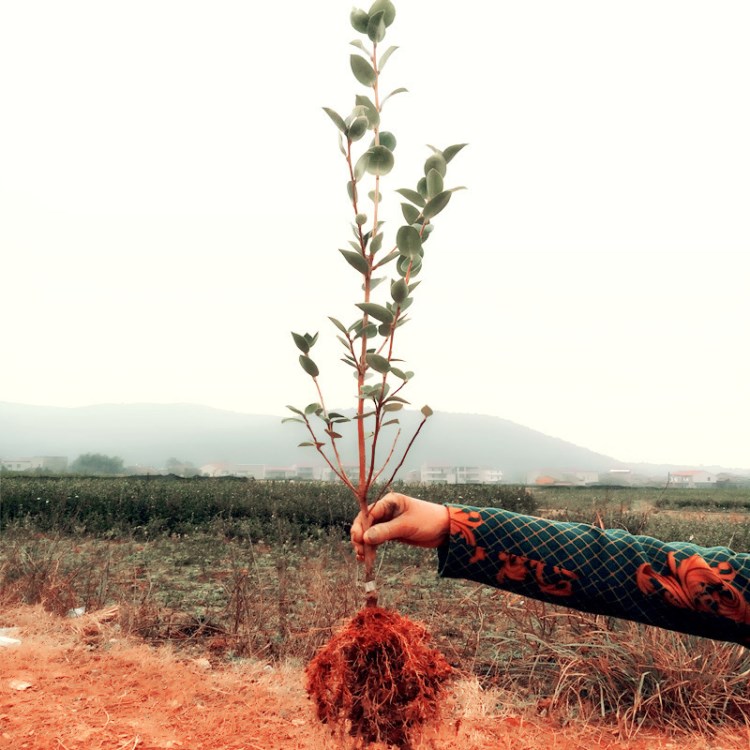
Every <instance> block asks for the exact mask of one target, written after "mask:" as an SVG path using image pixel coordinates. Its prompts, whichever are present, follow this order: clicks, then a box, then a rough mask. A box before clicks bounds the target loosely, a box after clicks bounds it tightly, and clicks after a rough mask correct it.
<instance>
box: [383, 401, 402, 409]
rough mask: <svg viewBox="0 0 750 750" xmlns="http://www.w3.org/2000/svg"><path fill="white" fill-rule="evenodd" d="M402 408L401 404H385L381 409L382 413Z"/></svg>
mask: <svg viewBox="0 0 750 750" xmlns="http://www.w3.org/2000/svg"><path fill="white" fill-rule="evenodd" d="M403 408H404V405H403V404H398V403H393V402H390V403H387V404H386V405H385V406H384V407H383V411H400V410H401V409H403Z"/></svg>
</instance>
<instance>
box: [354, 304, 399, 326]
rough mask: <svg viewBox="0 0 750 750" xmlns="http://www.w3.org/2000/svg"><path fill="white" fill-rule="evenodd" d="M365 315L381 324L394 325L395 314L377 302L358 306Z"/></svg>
mask: <svg viewBox="0 0 750 750" xmlns="http://www.w3.org/2000/svg"><path fill="white" fill-rule="evenodd" d="M356 306H357V307H358V308H359V309H360V310H362V312H363V313H365V314H366V315H369V316H370V317H371V318H375V320H379V321H380V322H381V323H393V313H392V312H391V311H390V310H387V309H386V308H385V307H383V306H382V305H378V304H376V303H375V302H358V303H357V305H356Z"/></svg>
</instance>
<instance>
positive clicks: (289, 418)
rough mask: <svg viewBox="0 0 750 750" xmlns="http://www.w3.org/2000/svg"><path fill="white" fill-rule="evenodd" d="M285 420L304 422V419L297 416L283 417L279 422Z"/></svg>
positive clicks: (282, 422) (284, 421) (284, 422)
mask: <svg viewBox="0 0 750 750" xmlns="http://www.w3.org/2000/svg"><path fill="white" fill-rule="evenodd" d="M287 422H299V423H300V424H305V420H304V419H300V418H299V417H284V419H282V420H281V424H286V423H287Z"/></svg>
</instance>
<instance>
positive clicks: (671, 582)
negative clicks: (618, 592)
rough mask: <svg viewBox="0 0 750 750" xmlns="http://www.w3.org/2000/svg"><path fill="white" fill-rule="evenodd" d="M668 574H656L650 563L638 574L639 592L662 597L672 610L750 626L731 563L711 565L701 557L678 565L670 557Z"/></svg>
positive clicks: (687, 559)
mask: <svg viewBox="0 0 750 750" xmlns="http://www.w3.org/2000/svg"><path fill="white" fill-rule="evenodd" d="M667 566H668V568H669V572H668V573H666V574H661V573H657V572H656V571H655V570H654V569H653V568H652V567H651V565H650V564H649V563H644V564H643V565H641V566H640V567H639V568H638V570H637V571H636V583H637V584H638V588H639V589H640V590H641V591H642V592H643V593H644V594H647V595H654V594H656V595H661V596H662V598H663V599H664V601H665V602H667V603H668V604H671V605H672V606H673V607H681V608H682V609H692V610H693V611H695V612H707V613H709V614H713V615H720V616H722V617H727V618H728V619H730V620H733V621H734V622H738V623H742V624H745V625H750V607H749V606H748V603H747V601H746V600H745V597H744V596H743V595H742V594H741V593H740V591H738V590H737V588H735V586H734V585H732V581H733V580H734V577H735V575H736V571H735V570H734V569H733V568H732V566H731V565H730V564H729V563H728V562H720V563H716V564H715V565H713V566H712V565H709V564H708V563H707V562H706V561H705V560H704V559H703V558H702V557H701V556H700V555H697V554H696V555H691V556H690V557H688V558H686V559H684V560H682V561H680V562H677V560H676V559H675V553H674V552H669V553H668V554H667Z"/></svg>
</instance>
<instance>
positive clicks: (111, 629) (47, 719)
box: [0, 607, 750, 750]
mask: <svg viewBox="0 0 750 750" xmlns="http://www.w3.org/2000/svg"><path fill="white" fill-rule="evenodd" d="M10 626H16V627H17V628H18V630H17V635H16V636H15V637H17V638H19V639H21V641H22V642H21V644H20V645H16V646H11V647H6V648H0V748H6V747H7V748H28V749H29V750H84V749H85V750H99V749H101V748H107V750H157V749H159V750H161V749H163V748H184V749H188V748H189V749H190V750H230V749H232V750H259V749H262V750H276V749H277V748H278V749H279V750H281V749H282V748H283V749H284V750H316V749H317V748H333V747H334V745H333V743H332V742H331V741H330V740H329V739H328V737H327V735H326V734H325V732H324V730H323V729H322V728H321V727H320V726H319V724H318V722H317V720H316V719H315V717H314V711H313V707H312V705H311V702H310V701H309V700H308V698H307V696H306V694H305V691H304V688H303V684H304V676H303V673H302V670H301V669H297V668H291V667H287V668H278V667H272V666H270V665H264V664H262V663H257V662H253V663H250V662H236V663H226V662H216V661H213V660H212V657H211V656H210V655H207V656H201V655H198V654H192V655H190V656H188V655H186V654H180V653H178V652H174V651H172V650H170V649H168V648H159V649H154V648H151V647H149V646H147V645H145V644H143V643H140V642H137V641H134V640H130V639H127V638H123V637H122V636H121V635H120V633H119V631H118V628H117V624H116V612H115V611H111V612H109V613H107V612H105V613H93V614H92V615H86V616H84V617H82V618H78V619H76V620H70V619H61V618H59V617H56V616H54V615H50V614H48V613H46V612H45V611H44V610H42V609H41V608H31V607H26V608H18V609H13V610H7V611H5V612H2V613H0V627H10ZM497 698H498V696H492V695H488V694H486V693H482V691H480V690H479V689H478V688H477V686H476V685H475V684H473V683H472V682H471V681H464V682H459V683H457V684H456V685H455V688H454V698H453V699H452V705H451V706H449V707H448V708H446V716H445V719H444V720H443V722H442V723H441V725H440V727H439V728H437V729H436V730H435V732H434V733H433V736H431V737H430V738H428V739H425V741H423V743H422V747H424V748H425V750H426V749H428V748H431V749H432V750H447V749H448V748H462V750H480V748H481V749H482V750H485V748H504V749H507V750H573V749H574V748H575V749H576V750H579V749H580V750H604V749H605V748H625V749H626V750H647V749H649V750H650V749H651V748H655V749H659V748H663V749H664V750H667V749H669V750H708V749H709V748H710V749H711V750H730V749H731V750H735V748H737V749H739V748H743V749H744V748H748V747H750V735H748V733H744V734H741V735H740V734H738V733H736V732H735V733H729V732H727V733H720V734H718V735H716V736H714V737H712V738H705V737H691V736H683V735H679V736H676V737H675V736H673V737H670V736H667V735H664V734H658V733H654V732H646V731H642V732H640V733H639V734H638V735H637V736H636V737H635V738H634V739H631V740H625V739H622V738H621V737H618V733H617V729H616V727H614V726H611V725H604V726H602V725H594V724H591V723H583V722H582V723H576V722H573V723H568V724H566V725H564V726H562V725H561V722H560V721H559V720H556V719H555V717H554V716H551V717H544V718H542V717H540V716H539V715H538V714H537V713H536V710H535V709H536V708H537V707H529V710H528V712H527V713H518V712H513V711H511V710H505V709H503V708H498V700H497ZM500 705H502V704H500Z"/></svg>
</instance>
